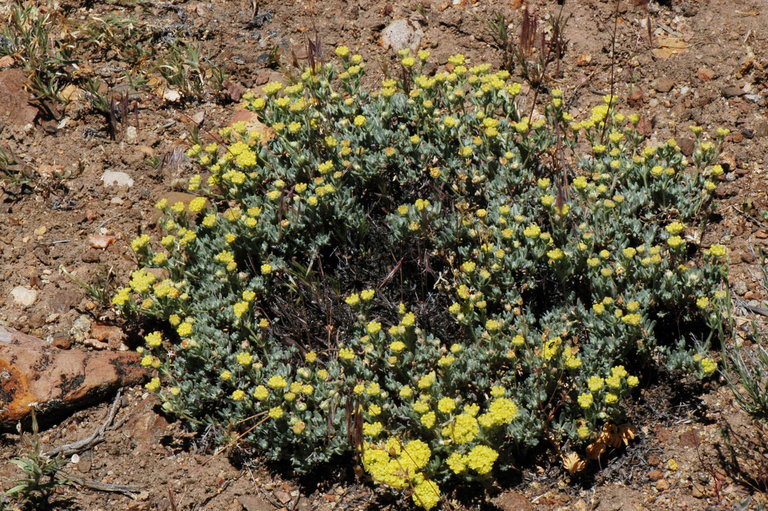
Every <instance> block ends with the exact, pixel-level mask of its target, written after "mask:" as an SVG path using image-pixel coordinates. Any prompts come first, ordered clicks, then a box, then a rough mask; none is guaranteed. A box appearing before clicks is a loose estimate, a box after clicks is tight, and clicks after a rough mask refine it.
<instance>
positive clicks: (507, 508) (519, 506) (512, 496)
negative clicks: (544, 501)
mask: <svg viewBox="0 0 768 511" xmlns="http://www.w3.org/2000/svg"><path fill="white" fill-rule="evenodd" d="M493 504H494V505H496V506H497V507H499V508H500V509H503V510H504V511H513V510H514V511H529V510H531V511H532V510H533V504H531V501H530V500H529V499H528V498H527V497H526V496H525V495H523V494H522V493H520V492H516V491H512V490H510V491H506V492H504V493H502V494H501V495H499V496H498V497H496V498H495V499H494V500H493Z"/></svg>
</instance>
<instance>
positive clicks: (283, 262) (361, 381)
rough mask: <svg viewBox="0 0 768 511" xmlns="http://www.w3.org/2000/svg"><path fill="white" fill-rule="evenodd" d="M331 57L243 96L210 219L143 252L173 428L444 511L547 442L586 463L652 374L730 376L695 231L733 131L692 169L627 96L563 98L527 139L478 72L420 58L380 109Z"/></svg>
mask: <svg viewBox="0 0 768 511" xmlns="http://www.w3.org/2000/svg"><path fill="white" fill-rule="evenodd" d="M336 54H337V56H338V59H337V61H336V63H335V64H334V63H325V64H321V65H318V66H317V67H315V68H314V69H308V70H307V71H305V72H304V73H303V74H302V75H301V77H300V79H299V80H297V81H296V82H295V83H292V84H291V85H288V86H285V85H282V84H280V83H277V82H274V83H269V84H267V85H266V86H265V87H264V88H263V95H255V94H248V95H246V96H245V106H246V107H247V108H248V109H250V110H252V111H253V112H256V113H257V114H258V119H259V121H260V122H251V123H250V124H246V123H244V122H238V123H235V124H234V125H233V126H231V127H226V128H224V129H222V130H221V131H220V137H221V138H220V141H219V143H213V142H212V143H210V144H209V145H205V146H202V145H195V146H193V147H192V148H190V149H189V153H188V154H189V155H190V156H191V157H193V158H195V159H196V160H197V161H199V164H200V168H201V174H200V175H196V176H195V177H193V178H192V179H191V181H190V186H189V188H190V190H192V191H193V192H195V193H196V194H198V197H197V198H195V199H194V200H192V201H191V202H189V203H186V204H185V203H182V202H179V203H176V204H169V203H168V202H167V201H165V200H163V201H161V202H160V203H159V204H158V205H157V207H158V208H160V209H161V210H162V211H163V213H164V214H165V216H164V219H163V221H162V223H161V225H162V228H163V229H164V231H165V233H164V234H163V236H162V238H161V239H159V240H156V242H152V240H151V239H150V238H149V236H142V237H139V238H137V239H136V240H135V241H134V242H133V249H134V250H135V251H136V253H137V254H138V257H139V260H140V263H141V266H140V268H139V269H138V270H136V271H135V272H134V273H133V275H132V278H131V280H130V282H129V286H128V287H126V288H124V289H122V290H121V291H119V292H118V294H117V295H116V296H115V297H114V303H115V304H116V305H117V306H119V307H120V308H121V309H122V310H123V311H124V312H125V313H126V314H136V313H140V314H142V315H144V316H149V317H152V318H154V321H155V324H158V323H159V324H162V325H165V326H166V327H165V328H163V329H159V330H157V331H152V332H149V333H148V334H147V336H146V347H145V348H143V353H144V359H143V361H142V364H144V365H146V366H149V367H152V368H154V369H156V377H155V378H153V379H152V381H151V382H150V383H149V384H148V385H147V388H149V389H150V390H152V391H157V392H158V393H159V396H160V399H161V400H162V401H163V403H164V407H165V409H166V410H168V411H169V412H172V413H175V414H178V415H179V416H181V417H183V418H185V419H187V420H188V421H189V423H190V424H191V425H192V426H193V427H196V428H203V427H206V426H210V425H214V426H217V427H218V429H219V430H220V431H224V432H225V433H224V434H223V435H222V438H221V441H223V442H227V441H232V440H241V441H243V442H247V443H249V444H250V445H252V446H254V447H256V448H258V449H259V450H260V451H261V452H263V454H264V455H265V456H267V457H268V458H270V459H275V460H285V461H288V462H290V463H291V464H292V465H293V467H294V468H295V470H296V471H297V472H306V471H309V470H311V469H313V468H317V467H318V466H320V465H322V464H325V463H328V462H331V461H335V462H338V461H339V460H342V461H343V460H346V462H351V460H352V459H355V460H358V461H357V462H359V463H361V464H362V466H363V467H364V469H365V470H366V471H367V472H368V473H369V474H370V476H371V478H372V480H373V481H374V482H376V483H378V484H381V485H384V486H386V487H389V488H391V489H393V490H398V491H402V492H404V493H405V494H406V495H408V496H409V497H410V498H411V499H412V500H413V502H414V504H415V505H417V506H420V507H422V508H424V509H431V508H433V507H435V506H438V505H439V503H440V501H441V498H442V497H441V495H442V494H443V493H444V492H445V491H447V490H449V489H451V488H456V487H457V485H460V484H461V483H462V482H465V483H466V482H473V483H480V484H486V485H488V484H490V483H491V482H492V480H493V477H494V473H496V474H498V473H499V472H500V471H504V470H505V469H507V468H509V467H510V466H512V464H514V463H518V462H519V461H520V457H521V456H523V455H524V453H525V452H526V450H527V449H530V448H532V447H534V446H536V445H537V444H539V443H541V442H542V441H546V442H547V443H548V445H555V446H560V445H564V444H565V443H566V442H568V445H570V446H576V447H577V448H579V446H580V448H582V449H584V448H585V447H586V446H588V445H589V444H590V442H593V441H595V439H596V438H597V437H598V436H599V435H600V432H601V431H603V430H604V428H605V427H608V426H611V425H620V424H622V423H623V422H625V420H626V419H625V402H626V400H627V397H628V396H629V395H630V394H631V393H632V392H633V390H634V389H636V388H637V387H638V386H640V385H642V383H643V376H644V375H647V374H649V372H651V371H653V370H654V368H659V367H660V366H662V365H666V366H668V367H669V368H670V369H672V370H679V371H682V372H684V373H687V374H693V375H696V376H698V377H702V378H704V377H707V376H709V375H711V374H713V373H714V372H715V370H716V367H717V364H716V362H715V361H714V360H712V359H711V358H709V357H708V356H706V353H703V352H700V350H699V349H697V346H702V344H701V341H702V340H706V339H709V341H717V334H716V332H718V331H719V330H718V328H719V326H720V322H721V317H722V315H723V314H722V312H723V309H724V304H725V303H726V295H725V291H724V290H725V287H724V285H725V277H726V264H725V259H726V257H727V256H726V249H725V248H724V247H723V246H722V245H712V246H710V247H708V248H703V247H701V246H699V245H698V244H697V243H696V242H694V241H691V240H692V239H695V237H689V236H686V233H689V234H690V233H691V232H692V231H694V230H699V231H700V230H701V229H703V228H705V226H706V223H707V219H708V216H709V215H710V213H711V211H712V193H713V191H714V190H715V188H716V186H717V177H718V175H719V174H721V173H722V168H721V167H720V166H718V165H716V164H715V162H716V158H717V154H718V151H719V148H720V145H721V143H722V140H723V138H724V137H725V135H726V134H727V131H725V130H721V131H719V132H718V133H717V135H716V136H715V137H714V138H712V139H709V138H708V137H706V136H705V135H704V134H702V133H701V130H700V129H699V128H698V127H692V128H691V129H692V131H693V132H694V134H695V135H696V137H697V140H698V144H697V148H696V151H695V153H694V155H693V157H692V161H688V160H687V159H686V158H685V157H684V156H683V155H682V154H681V152H680V149H679V148H678V146H677V145H676V144H675V142H674V140H669V141H668V142H666V143H663V144H661V145H646V144H645V143H644V139H643V137H642V136H641V135H639V134H638V132H637V130H636V129H635V126H636V125H637V123H638V116H637V115H624V114H622V113H620V112H619V111H618V110H617V109H616V100H615V98H612V97H607V98H605V101H604V102H603V103H601V104H600V105H598V106H595V107H594V108H593V109H592V111H591V115H590V116H589V117H587V118H585V119H583V120H579V121H577V120H575V119H574V118H573V116H572V115H571V114H569V113H568V112H567V111H566V110H564V107H563V99H562V93H561V92H560V91H558V90H553V91H552V92H551V98H550V99H549V100H548V102H549V103H548V105H547V106H546V108H545V109H543V110H542V112H543V113H542V114H541V115H538V116H536V115H534V117H532V118H529V117H528V116H525V115H524V114H523V113H522V112H521V109H520V101H519V98H518V95H519V94H520V92H521V86H520V84H517V83H513V82H511V81H510V80H509V74H508V73H506V72H504V71H500V72H493V71H492V70H491V68H490V66H489V65H486V64H482V65H476V66H470V64H469V62H468V61H467V59H466V58H464V57H463V56H461V55H456V56H453V57H451V58H450V59H449V60H450V66H448V69H450V71H444V72H437V73H434V74H432V75H425V74H422V69H423V66H424V62H425V61H426V60H427V59H428V58H429V52H426V51H421V52H419V53H418V54H414V55H412V54H410V53H407V52H406V53H403V54H402V55H401V58H402V61H401V63H402V66H403V73H402V77H401V79H400V80H394V79H387V80H384V81H383V83H382V84H381V88H379V89H376V90H369V89H368V88H366V87H364V86H362V84H361V81H362V77H363V75H364V73H365V63H364V62H363V59H362V57H361V56H360V55H353V54H351V53H350V51H349V50H348V49H347V48H346V47H339V48H337V49H336ZM557 161H561V162H566V161H570V162H571V164H570V165H566V164H564V163H561V164H557V163H553V162H557ZM713 332H714V334H713ZM516 460H517V461H516Z"/></svg>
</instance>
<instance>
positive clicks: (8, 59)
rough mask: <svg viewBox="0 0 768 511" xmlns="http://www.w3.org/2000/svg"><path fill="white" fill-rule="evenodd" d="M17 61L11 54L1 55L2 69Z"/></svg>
mask: <svg viewBox="0 0 768 511" xmlns="http://www.w3.org/2000/svg"><path fill="white" fill-rule="evenodd" d="M15 63H16V61H15V60H13V57H11V56H10V55H6V56H5V57H0V69H5V68H7V67H11V66H13V65H14V64H15Z"/></svg>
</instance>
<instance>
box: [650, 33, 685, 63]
mask: <svg viewBox="0 0 768 511" xmlns="http://www.w3.org/2000/svg"><path fill="white" fill-rule="evenodd" d="M657 44H658V48H654V49H653V50H651V53H653V55H654V57H656V58H659V59H668V58H670V57H673V56H675V55H679V54H680V53H682V52H683V51H685V50H686V49H688V43H686V42H685V41H683V40H682V39H678V38H677V37H659V38H658V40H657Z"/></svg>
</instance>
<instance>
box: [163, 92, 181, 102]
mask: <svg viewBox="0 0 768 511" xmlns="http://www.w3.org/2000/svg"><path fill="white" fill-rule="evenodd" d="M163 99H164V100H166V101H170V102H171V103H175V102H177V101H178V100H180V99H181V94H179V91H177V90H174V89H165V90H164V91H163Z"/></svg>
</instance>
